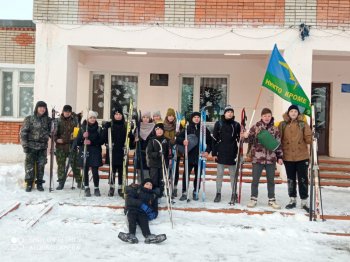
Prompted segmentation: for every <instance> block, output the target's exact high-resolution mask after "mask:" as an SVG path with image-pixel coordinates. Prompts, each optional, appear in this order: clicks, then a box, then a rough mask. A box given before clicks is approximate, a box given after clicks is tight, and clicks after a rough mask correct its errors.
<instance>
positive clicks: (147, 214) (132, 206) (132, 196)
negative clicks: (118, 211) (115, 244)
mask: <svg viewBox="0 0 350 262" xmlns="http://www.w3.org/2000/svg"><path fill="white" fill-rule="evenodd" d="M158 195H159V191H158V190H154V188H153V184H152V180H151V179H150V178H146V179H145V180H144V181H143V183H142V184H141V185H140V186H139V185H136V184H132V185H131V186H129V187H127V196H126V207H125V208H126V215H127V217H128V222H129V233H123V232H120V233H119V235H118V237H119V239H121V240H122V241H124V242H129V243H132V244H136V243H138V242H139V241H138V239H137V237H136V236H135V234H136V226H137V224H138V225H139V226H140V227H141V231H142V235H143V236H144V237H145V243H147V244H150V243H160V242H163V241H164V240H166V235H165V234H163V235H153V234H151V231H150V228H149V221H151V220H153V219H155V218H157V216H158Z"/></svg>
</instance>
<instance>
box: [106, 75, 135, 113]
mask: <svg viewBox="0 0 350 262" xmlns="http://www.w3.org/2000/svg"><path fill="white" fill-rule="evenodd" d="M137 87H138V77H137V76H133V75H112V76H111V117H112V116H113V115H112V114H113V111H114V110H115V108H116V106H117V105H120V106H121V107H122V108H123V112H124V114H126V113H128V112H129V105H130V98H131V99H132V103H133V108H134V112H137V109H136V105H137V101H136V100H137Z"/></svg>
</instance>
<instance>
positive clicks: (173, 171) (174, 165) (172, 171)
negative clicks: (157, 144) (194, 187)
mask: <svg viewBox="0 0 350 262" xmlns="http://www.w3.org/2000/svg"><path fill="white" fill-rule="evenodd" d="M182 119H183V117H182V115H181V113H180V112H178V111H176V126H175V140H176V134H178V133H179V132H180V124H181V120H182ZM171 150H172V156H173V157H172V159H171V161H170V162H171V165H170V167H171V168H169V173H170V181H171V192H174V188H175V184H174V183H175V174H176V168H177V165H178V163H177V146H176V144H174V145H173V146H172V149H171Z"/></svg>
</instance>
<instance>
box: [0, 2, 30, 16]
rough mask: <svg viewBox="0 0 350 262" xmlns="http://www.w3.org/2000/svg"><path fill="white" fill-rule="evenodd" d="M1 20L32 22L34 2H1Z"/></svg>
mask: <svg viewBox="0 0 350 262" xmlns="http://www.w3.org/2000/svg"><path fill="white" fill-rule="evenodd" d="M0 19H10V20H32V19H33V0H0Z"/></svg>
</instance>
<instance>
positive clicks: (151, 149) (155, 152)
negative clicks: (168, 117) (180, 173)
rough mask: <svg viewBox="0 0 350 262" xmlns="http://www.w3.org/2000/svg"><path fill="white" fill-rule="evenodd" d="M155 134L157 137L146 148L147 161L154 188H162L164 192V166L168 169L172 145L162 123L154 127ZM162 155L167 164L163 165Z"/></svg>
mask: <svg viewBox="0 0 350 262" xmlns="http://www.w3.org/2000/svg"><path fill="white" fill-rule="evenodd" d="M154 132H155V136H154V137H152V138H151V139H150V140H149V142H148V145H147V148H146V159H147V165H148V167H149V170H150V171H149V173H150V177H151V179H152V184H153V186H154V188H160V190H161V192H163V183H164V181H163V171H164V167H163V164H165V165H166V168H168V165H169V155H170V143H169V140H168V139H167V138H166V137H165V136H164V125H163V124H162V123H158V124H156V125H155V126H154ZM162 154H163V157H164V162H165V163H162Z"/></svg>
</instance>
